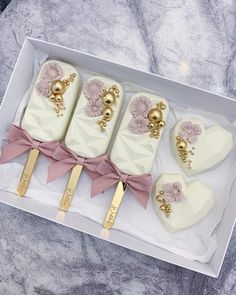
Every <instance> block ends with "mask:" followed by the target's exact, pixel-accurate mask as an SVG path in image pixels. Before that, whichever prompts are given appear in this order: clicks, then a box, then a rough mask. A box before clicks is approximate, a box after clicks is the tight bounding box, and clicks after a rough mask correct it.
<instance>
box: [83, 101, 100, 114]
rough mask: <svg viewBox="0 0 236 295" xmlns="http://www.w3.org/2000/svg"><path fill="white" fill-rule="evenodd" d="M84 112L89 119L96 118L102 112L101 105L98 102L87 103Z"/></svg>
mask: <svg viewBox="0 0 236 295" xmlns="http://www.w3.org/2000/svg"><path fill="white" fill-rule="evenodd" d="M85 112H86V113H87V115H88V116H89V117H98V116H100V115H101V114H102V112H103V104H102V102H101V101H100V100H91V101H88V103H87V105H86V107H85Z"/></svg>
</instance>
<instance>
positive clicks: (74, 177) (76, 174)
mask: <svg viewBox="0 0 236 295" xmlns="http://www.w3.org/2000/svg"><path fill="white" fill-rule="evenodd" d="M82 169H83V166H82V165H75V166H74V167H73V169H72V171H71V174H70V178H69V180H68V183H67V185H66V188H65V191H64V194H63V197H62V199H61V203H60V210H62V211H67V210H68V209H69V207H70V204H71V201H72V199H73V196H74V193H75V189H76V186H77V183H78V181H79V178H80V174H81V172H82Z"/></svg>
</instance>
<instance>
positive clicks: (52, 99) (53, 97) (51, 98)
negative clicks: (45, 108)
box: [48, 93, 55, 101]
mask: <svg viewBox="0 0 236 295" xmlns="http://www.w3.org/2000/svg"><path fill="white" fill-rule="evenodd" d="M48 98H49V99H50V100H51V101H54V99H55V95H54V94H53V93H52V94H50V95H49V97H48Z"/></svg>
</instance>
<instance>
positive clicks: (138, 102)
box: [129, 96, 152, 118]
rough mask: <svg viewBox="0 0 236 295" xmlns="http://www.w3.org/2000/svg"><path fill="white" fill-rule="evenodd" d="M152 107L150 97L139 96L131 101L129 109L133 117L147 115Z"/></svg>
mask: <svg viewBox="0 0 236 295" xmlns="http://www.w3.org/2000/svg"><path fill="white" fill-rule="evenodd" d="M151 107H152V103H151V100H150V99H149V98H148V97H146V96H139V97H136V98H135V99H134V100H133V101H132V102H131V103H130V107H129V109H130V113H131V115H132V117H133V118H136V117H137V116H143V117H147V114H148V112H149V110H150V109H151Z"/></svg>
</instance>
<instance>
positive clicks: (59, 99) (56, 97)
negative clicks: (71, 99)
mask: <svg viewBox="0 0 236 295" xmlns="http://www.w3.org/2000/svg"><path fill="white" fill-rule="evenodd" d="M55 100H56V102H61V101H62V100H63V98H62V96H61V95H60V94H56V95H55Z"/></svg>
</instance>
